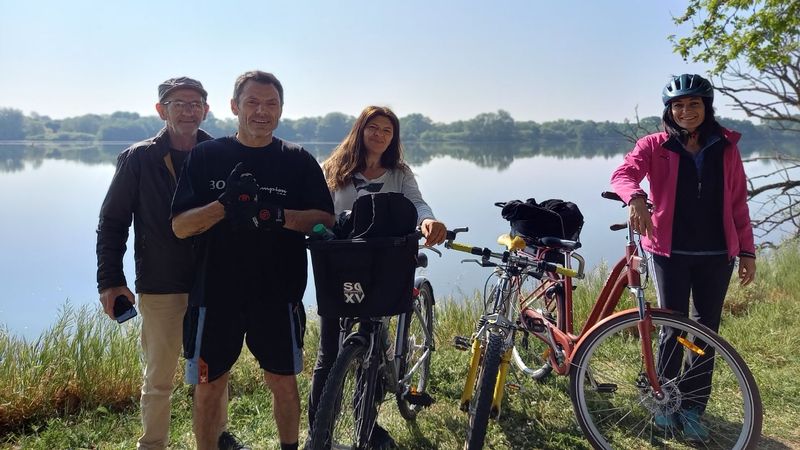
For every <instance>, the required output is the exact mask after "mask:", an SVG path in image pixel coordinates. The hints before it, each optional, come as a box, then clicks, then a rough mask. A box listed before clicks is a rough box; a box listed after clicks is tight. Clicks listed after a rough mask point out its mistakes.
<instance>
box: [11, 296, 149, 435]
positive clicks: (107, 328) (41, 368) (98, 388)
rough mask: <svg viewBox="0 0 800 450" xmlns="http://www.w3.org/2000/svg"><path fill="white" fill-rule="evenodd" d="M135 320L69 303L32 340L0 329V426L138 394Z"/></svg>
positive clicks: (113, 403)
mask: <svg viewBox="0 0 800 450" xmlns="http://www.w3.org/2000/svg"><path fill="white" fill-rule="evenodd" d="M135 322H136V320H133V321H130V322H129V323H126V324H124V325H119V324H117V323H116V322H114V321H112V320H110V319H109V318H108V317H107V316H106V315H105V314H103V313H102V312H101V311H100V310H99V308H92V307H89V306H83V307H81V308H79V309H75V308H73V306H72V305H71V304H70V303H69V302H67V303H65V305H64V306H63V308H62V310H61V311H60V313H59V318H58V320H57V322H56V323H55V324H54V325H53V326H52V327H51V328H49V329H48V330H46V331H45V332H44V333H42V335H41V336H40V337H39V338H38V339H36V340H35V341H32V342H28V341H26V340H24V339H22V338H18V337H15V336H13V335H11V334H10V333H9V332H8V330H4V331H3V332H2V333H0V359H1V360H0V431H2V430H4V429H9V428H16V427H20V426H22V425H25V424H27V423H31V422H35V421H39V420H42V419H45V418H47V417H51V416H53V415H59V414H70V413H74V412H76V411H78V410H80V409H86V408H96V407H98V406H103V407H105V408H115V407H120V406H126V405H130V404H131V403H132V402H133V401H134V400H135V399H138V395H139V386H140V378H141V375H140V374H141V363H140V361H139V346H138V337H139V334H138V327H137V326H135V325H134V323H135Z"/></svg>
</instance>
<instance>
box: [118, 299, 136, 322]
mask: <svg viewBox="0 0 800 450" xmlns="http://www.w3.org/2000/svg"><path fill="white" fill-rule="evenodd" d="M133 317H136V308H134V307H133V303H131V301H130V300H128V297H126V296H124V295H118V296H117V298H115V299H114V318H115V319H116V320H117V322H118V323H122V322H125V321H126V320H128V319H131V318H133Z"/></svg>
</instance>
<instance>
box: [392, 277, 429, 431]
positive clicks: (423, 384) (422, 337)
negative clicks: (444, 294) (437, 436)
mask: <svg viewBox="0 0 800 450" xmlns="http://www.w3.org/2000/svg"><path fill="white" fill-rule="evenodd" d="M433 314H434V312H433V290H432V289H431V286H430V285H429V284H428V283H423V284H422V286H420V288H419V295H417V297H416V298H414V307H413V309H412V311H411V312H410V313H409V314H408V315H407V317H408V321H409V323H408V333H407V335H406V356H405V358H404V359H402V360H401V361H400V371H399V375H400V379H403V378H405V377H406V376H407V375H409V373H408V371H409V370H411V369H413V368H414V365H416V364H417V363H419V366H418V367H417V368H416V369H414V372H413V373H411V374H410V375H411V377H410V378H409V380H408V382H407V383H405V384H404V386H401V388H402V389H401V392H398V393H397V407H398V408H399V409H400V415H402V416H403V418H404V419H406V420H414V419H415V418H416V417H417V413H418V412H419V410H420V409H422V407H421V406H419V405H413V404H411V403H409V401H408V399H407V398H404V397H403V394H404V391H405V390H406V389H408V390H410V391H412V392H413V393H420V394H421V393H424V392H426V389H427V387H428V377H429V376H430V371H431V353H430V352H432V351H433V348H434V347H433V320H434V319H433ZM426 352H427V354H426Z"/></svg>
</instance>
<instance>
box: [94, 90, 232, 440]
mask: <svg viewBox="0 0 800 450" xmlns="http://www.w3.org/2000/svg"><path fill="white" fill-rule="evenodd" d="M207 97H208V93H207V92H206V90H205V89H204V88H203V85H202V84H201V83H200V82H199V81H197V80H193V79H191V78H187V77H180V78H170V79H169V80H166V81H165V82H163V83H161V85H159V86H158V103H156V105H155V107H156V111H157V112H158V115H159V117H161V119H163V120H164V128H163V129H162V130H161V131H160V132H159V133H158V134H157V135H155V136H154V137H152V138H150V139H147V140H144V141H142V142H138V143H136V144H133V145H132V146H130V147H128V148H127V149H125V151H123V152H122V153H120V155H119V157H118V158H117V170H116V173H115V174H114V178H113V179H112V180H111V186H110V187H109V188H108V193H107V194H106V198H105V200H104V201H103V206H102V207H101V209H100V222H99V225H98V227H97V288H98V291H99V293H100V303H102V304H103V309H104V311H105V312H106V314H108V316H109V317H111V318H112V319H114V318H115V315H114V301H115V299H116V298H117V297H119V296H124V297H127V298H128V300H130V301H131V302H132V303H136V300H135V298H134V295H133V293H132V292H131V290H130V289H129V288H128V282H127V281H126V280H125V274H124V273H123V270H122V259H123V255H124V253H125V250H126V246H125V243H126V241H127V239H128V229H129V228H130V225H131V221H133V229H134V236H135V238H134V259H135V261H136V292H137V293H138V294H139V301H138V307H139V311H140V313H141V316H142V321H141V324H142V330H141V340H142V341H141V342H142V351H143V354H144V362H145V368H144V383H143V384H142V397H141V407H142V427H143V434H142V436H141V437H140V438H139V442H138V446H137V447H138V448H142V449H163V448H166V447H167V444H168V441H169V422H170V396H171V393H172V383H173V378H174V377H175V370H176V368H177V365H178V358H179V355H180V353H181V344H182V331H181V330H182V323H183V316H184V314H185V312H186V305H187V302H188V292H189V290H190V288H191V285H192V280H193V274H194V264H193V261H194V258H193V254H192V243H191V242H190V241H187V240H181V239H178V238H177V237H175V235H174V234H173V232H172V228H171V226H170V204H171V202H172V196H173V193H174V192H175V187H176V186H177V178H178V175H179V174H180V170H181V167H182V166H183V163H184V161H185V160H186V157H187V156H188V154H189V151H190V150H191V149H192V147H194V146H195V145H196V144H197V143H198V142H202V141H206V140H209V139H211V136H209V135H208V134H207V133H206V132H205V131H203V130H201V129H199V128H200V123H201V122H202V121H203V120H204V119H205V118H206V115H207V114H208V104H207V103H206V99H207ZM222 406H223V408H224V409H225V410H227V404H226V403H223V405H222ZM222 417H223V421H225V420H226V418H227V414H225V412H223V415H222ZM223 427H224V424H223ZM223 441H228V443H227V444H226V443H225V442H223ZM231 442H235V440H234V439H232V436H230V435H229V434H227V433H225V434H224V435H223V436H222V438H221V442H220V443H221V444H223V445H222V446H223V447H228V448H229V447H231V445H229V444H230V443H231ZM233 447H234V448H235V445H234V446H233Z"/></svg>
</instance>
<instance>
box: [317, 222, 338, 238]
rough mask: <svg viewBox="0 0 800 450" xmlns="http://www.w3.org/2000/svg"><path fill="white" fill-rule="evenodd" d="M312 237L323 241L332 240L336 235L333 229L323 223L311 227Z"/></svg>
mask: <svg viewBox="0 0 800 450" xmlns="http://www.w3.org/2000/svg"><path fill="white" fill-rule="evenodd" d="M311 237H312V238H313V239H316V240H322V241H331V240H333V239H336V235H335V234H333V231H331V230H330V228H328V227H326V226H325V225H323V224H321V223H318V224H316V225H314V227H313V228H312V229H311Z"/></svg>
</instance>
